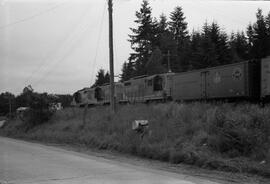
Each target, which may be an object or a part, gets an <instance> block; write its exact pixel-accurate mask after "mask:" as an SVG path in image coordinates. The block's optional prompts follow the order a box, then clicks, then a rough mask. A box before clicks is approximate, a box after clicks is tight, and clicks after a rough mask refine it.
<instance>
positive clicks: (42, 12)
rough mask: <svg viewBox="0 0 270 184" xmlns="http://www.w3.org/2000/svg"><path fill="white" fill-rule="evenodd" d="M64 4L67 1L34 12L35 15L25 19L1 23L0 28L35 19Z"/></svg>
mask: <svg viewBox="0 0 270 184" xmlns="http://www.w3.org/2000/svg"><path fill="white" fill-rule="evenodd" d="M63 4H65V3H60V4H58V5H56V6H53V7H52V8H49V9H46V10H44V11H41V12H38V13H36V14H34V15H31V16H29V17H26V18H23V19H20V20H17V21H14V22H11V23H9V24H6V25H1V26H0V29H5V28H8V27H11V26H14V25H16V24H20V23H23V22H26V21H29V20H31V19H34V18H36V17H39V16H41V15H43V14H45V13H48V12H50V11H53V10H55V9H56V8H58V7H59V6H61V5H63Z"/></svg>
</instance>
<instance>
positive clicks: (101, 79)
mask: <svg viewBox="0 0 270 184" xmlns="http://www.w3.org/2000/svg"><path fill="white" fill-rule="evenodd" d="M109 82H110V74H109V72H106V73H105V70H103V69H100V70H99V71H98V73H97V75H96V81H95V83H94V84H93V85H92V87H96V86H101V85H103V84H106V83H109Z"/></svg>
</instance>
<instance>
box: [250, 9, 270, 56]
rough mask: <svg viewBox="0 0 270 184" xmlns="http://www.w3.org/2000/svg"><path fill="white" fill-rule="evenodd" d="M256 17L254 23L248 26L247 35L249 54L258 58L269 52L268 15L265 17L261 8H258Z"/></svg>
mask: <svg viewBox="0 0 270 184" xmlns="http://www.w3.org/2000/svg"><path fill="white" fill-rule="evenodd" d="M256 18H257V20H256V23H254V24H253V25H251V24H250V25H249V26H248V28H247V36H248V40H249V44H250V56H251V57H252V58H257V59H260V58H263V57H266V56H267V55H268V54H269V53H270V52H269V50H270V41H269V40H270V32H269V15H268V16H267V17H266V18H265V17H264V16H263V14H262V10H261V9H258V11H257V13H256Z"/></svg>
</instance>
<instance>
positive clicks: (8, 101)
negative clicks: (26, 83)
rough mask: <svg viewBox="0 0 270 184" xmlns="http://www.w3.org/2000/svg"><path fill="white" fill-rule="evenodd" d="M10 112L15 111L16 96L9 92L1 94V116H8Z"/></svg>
mask: <svg viewBox="0 0 270 184" xmlns="http://www.w3.org/2000/svg"><path fill="white" fill-rule="evenodd" d="M10 108H11V109H10ZM10 110H11V112H14V111H15V96H14V95H13V94H12V93H9V92H5V93H1V94H0V116H6V115H8V114H9V111H10Z"/></svg>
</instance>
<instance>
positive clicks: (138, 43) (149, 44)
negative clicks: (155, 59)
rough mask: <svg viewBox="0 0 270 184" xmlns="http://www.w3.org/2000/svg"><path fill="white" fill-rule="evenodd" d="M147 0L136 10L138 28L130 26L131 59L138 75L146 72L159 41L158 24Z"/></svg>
mask: <svg viewBox="0 0 270 184" xmlns="http://www.w3.org/2000/svg"><path fill="white" fill-rule="evenodd" d="M151 11H152V10H151V8H150V6H149V3H148V1H147V0H143V3H142V6H141V8H140V10H139V11H136V17H137V20H135V23H137V24H138V28H130V29H131V31H132V33H133V34H132V35H129V37H130V40H129V41H130V43H131V48H132V49H133V50H134V51H135V52H134V53H131V55H130V58H129V60H130V61H132V62H134V67H135V73H136V75H143V74H146V69H145V65H146V63H147V62H148V59H149V58H150V55H151V52H152V51H153V48H154V47H155V44H156V43H157V24H156V22H154V21H153V18H152V15H151V14H152V12H151Z"/></svg>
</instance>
